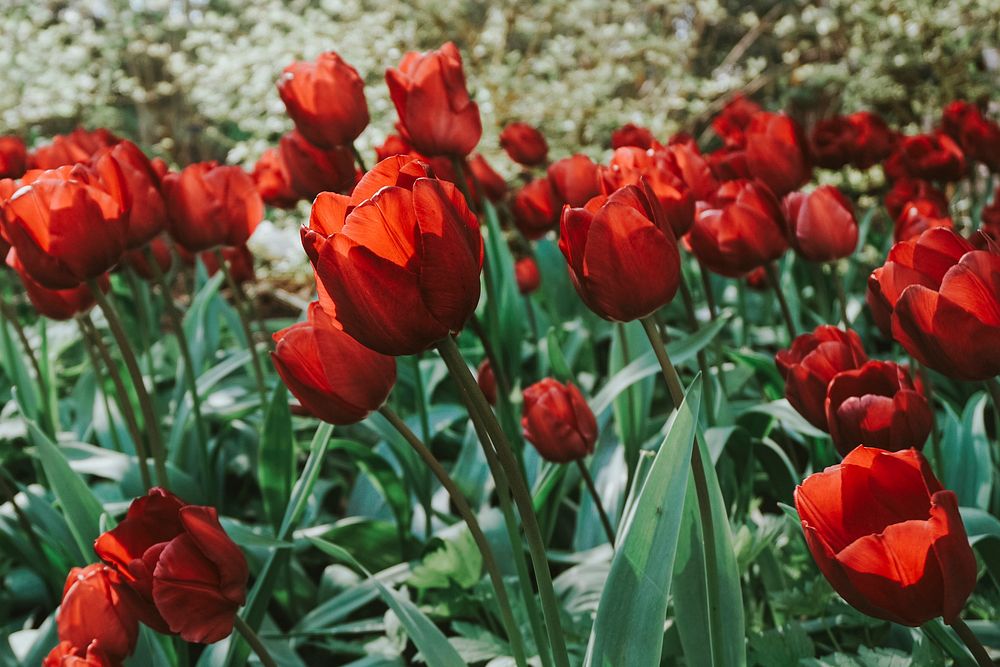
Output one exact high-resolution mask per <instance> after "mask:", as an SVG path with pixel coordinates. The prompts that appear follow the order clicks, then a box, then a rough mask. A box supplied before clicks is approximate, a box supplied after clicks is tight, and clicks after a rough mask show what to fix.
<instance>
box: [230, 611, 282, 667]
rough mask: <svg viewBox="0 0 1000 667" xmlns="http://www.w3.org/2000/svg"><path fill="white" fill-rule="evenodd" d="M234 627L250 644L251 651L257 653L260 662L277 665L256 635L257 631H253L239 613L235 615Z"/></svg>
mask: <svg viewBox="0 0 1000 667" xmlns="http://www.w3.org/2000/svg"><path fill="white" fill-rule="evenodd" d="M234 629H235V630H236V631H237V632H239V633H240V634H241V635H243V639H245V640H246V642H247V644H250V648H252V649H253V652H254V653H256V654H257V657H258V658H259V659H260V662H261V664H262V665H264V667H278V663H276V662H275V661H274V658H272V657H271V654H270V653H269V652H268V650H267V647H266V646H264V643H263V642H262V641H261V640H260V637H258V636H257V633H256V632H254V631H253V628H251V627H250V626H249V625H247V622H246V621H244V620H243V617H241V616H240V615H239V614H237V615H236V620H235V627H234Z"/></svg>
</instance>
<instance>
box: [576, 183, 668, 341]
mask: <svg viewBox="0 0 1000 667" xmlns="http://www.w3.org/2000/svg"><path fill="white" fill-rule="evenodd" d="M559 249H560V250H561V251H562V253H563V255H564V256H565V257H566V261H567V262H568V264H569V271H570V278H571V279H572V281H573V285H574V287H576V291H577V293H578V294H579V295H580V298H581V299H583V302H584V303H586V304H587V306H588V307H589V308H590V309H591V310H593V311H594V312H595V313H597V314H598V315H600V316H601V317H603V318H605V319H608V320H614V321H618V322H630V321H632V320H635V319H639V318H642V317H646V316H647V315H650V314H651V313H653V312H655V311H656V310H658V309H659V308H661V307H662V306H664V305H666V304H668V303H670V300H671V299H673V298H674V295H675V294H676V293H677V287H678V285H679V283H680V251H679V250H678V248H677V241H676V240H675V239H674V233H673V230H672V229H671V228H670V223H669V222H668V221H667V220H666V216H665V215H664V213H663V210H662V209H661V208H660V205H659V202H658V201H657V199H656V197H655V196H654V195H653V194H652V192H651V191H650V190H649V189H648V188H647V189H646V190H640V189H639V188H637V187H635V186H634V185H627V186H625V187H624V188H622V189H620V190H618V191H616V192H615V193H614V194H612V195H611V196H610V197H605V196H603V195H602V196H600V197H595V198H594V199H592V200H591V201H590V202H589V203H588V204H587V206H586V207H585V208H570V207H568V206H567V207H566V208H564V209H563V215H562V227H561V233H560V237H559Z"/></svg>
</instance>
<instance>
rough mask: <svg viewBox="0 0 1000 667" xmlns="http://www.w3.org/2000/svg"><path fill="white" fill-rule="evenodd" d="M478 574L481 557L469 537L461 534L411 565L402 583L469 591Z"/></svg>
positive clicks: (481, 568) (464, 532)
mask: <svg viewBox="0 0 1000 667" xmlns="http://www.w3.org/2000/svg"><path fill="white" fill-rule="evenodd" d="M482 572H483V556H482V554H481V553H479V549H478V548H477V547H476V541H475V540H474V539H472V534H471V533H470V532H469V531H468V530H463V531H461V532H460V533H458V535H456V536H455V537H454V538H453V539H449V540H443V541H442V543H441V545H440V546H439V547H438V548H437V549H434V550H433V551H431V552H430V553H429V554H427V555H426V556H424V558H423V560H422V561H421V562H419V563H417V564H416V565H414V566H413V574H411V575H410V578H409V580H408V581H407V582H406V583H408V584H409V585H410V586H413V587H414V588H449V587H450V586H451V585H452V583H455V584H457V585H459V586H461V587H462V588H466V589H469V588H472V587H474V586H475V585H476V584H477V583H479V580H480V579H481V578H482Z"/></svg>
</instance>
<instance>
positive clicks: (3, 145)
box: [0, 134, 28, 178]
mask: <svg viewBox="0 0 1000 667" xmlns="http://www.w3.org/2000/svg"><path fill="white" fill-rule="evenodd" d="M27 168H28V148H27V147H26V146H25V145H24V141H22V140H21V138H20V137H16V136H14V135H13V134H7V135H4V136H0V178H20V177H21V176H23V175H24V172H25V170H26V169H27Z"/></svg>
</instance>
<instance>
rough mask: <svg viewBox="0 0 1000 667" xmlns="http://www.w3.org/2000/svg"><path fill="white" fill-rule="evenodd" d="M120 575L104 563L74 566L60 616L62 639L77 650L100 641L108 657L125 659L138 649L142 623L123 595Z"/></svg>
mask: <svg viewBox="0 0 1000 667" xmlns="http://www.w3.org/2000/svg"><path fill="white" fill-rule="evenodd" d="M130 594H131V591H129V590H128V589H124V588H123V585H122V583H121V580H120V578H119V576H118V574H117V573H116V572H115V571H114V570H112V569H111V568H109V567H106V566H105V565H103V564H100V563H98V564H94V565H88V566H87V567H85V568H79V567H74V568H73V569H72V570H70V573H69V576H68V577H67V578H66V585H65V586H64V588H63V597H62V603H61V604H60V605H59V611H58V612H57V613H56V626H57V627H58V629H59V640H60V641H64V642H69V643H70V644H72V645H73V646H76V647H86V646H89V645H90V643H91V642H93V641H97V642H98V644H99V646H100V647H101V650H102V651H103V652H104V654H105V655H107V657H109V658H112V659H115V660H123V659H124V658H126V657H127V656H129V655H131V654H132V652H133V651H134V650H135V643H136V639H137V638H138V636H139V624H138V622H137V621H136V619H135V617H134V616H132V614H131V609H130V608H129V606H128V602H127V601H126V600H125V599H123V596H125V595H130Z"/></svg>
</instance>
